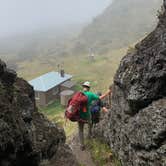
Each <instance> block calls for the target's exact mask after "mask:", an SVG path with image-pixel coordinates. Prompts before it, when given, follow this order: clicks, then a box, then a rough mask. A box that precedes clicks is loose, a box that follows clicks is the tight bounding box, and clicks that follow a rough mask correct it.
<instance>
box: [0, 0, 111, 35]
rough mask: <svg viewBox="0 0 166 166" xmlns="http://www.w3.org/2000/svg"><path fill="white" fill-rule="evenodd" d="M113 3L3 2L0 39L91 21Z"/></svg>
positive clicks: (102, 0)
mask: <svg viewBox="0 0 166 166" xmlns="http://www.w3.org/2000/svg"><path fill="white" fill-rule="evenodd" d="M111 1H112V0H0V36H6V35H11V34H14V33H16V32H26V31H32V30H38V29H40V28H41V29H42V28H45V27H47V26H48V27H50V26H55V25H56V26H61V25H64V24H76V23H84V22H86V21H90V20H91V19H92V18H93V17H95V16H97V15H98V14H99V13H101V12H102V11H103V10H104V8H106V7H107V6H108V5H109V4H110V3H111Z"/></svg>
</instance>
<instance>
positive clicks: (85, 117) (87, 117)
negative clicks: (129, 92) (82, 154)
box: [78, 81, 111, 150]
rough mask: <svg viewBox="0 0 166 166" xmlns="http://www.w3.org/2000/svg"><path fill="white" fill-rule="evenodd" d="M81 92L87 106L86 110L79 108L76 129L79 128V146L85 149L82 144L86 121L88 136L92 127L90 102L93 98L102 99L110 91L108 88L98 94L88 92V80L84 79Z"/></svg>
mask: <svg viewBox="0 0 166 166" xmlns="http://www.w3.org/2000/svg"><path fill="white" fill-rule="evenodd" d="M82 87H83V94H84V95H85V96H86V97H87V106H86V111H85V110H83V109H80V110H79V116H80V121H78V130H79V139H80V144H81V146H80V148H81V150H84V149H85V144H84V125H85V123H88V137H89V138H90V137H91V134H92V133H91V128H92V120H91V110H90V108H91V104H92V102H93V101H95V100H99V99H103V98H105V97H106V96H108V95H109V94H110V93H111V90H108V92H106V93H105V94H103V95H101V96H98V95H96V94H95V93H92V92H90V88H91V86H90V82H88V81H86V82H84V83H83V84H82Z"/></svg>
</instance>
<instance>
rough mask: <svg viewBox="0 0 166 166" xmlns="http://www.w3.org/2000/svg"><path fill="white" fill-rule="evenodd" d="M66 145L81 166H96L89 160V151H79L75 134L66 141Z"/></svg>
mask: <svg viewBox="0 0 166 166" xmlns="http://www.w3.org/2000/svg"><path fill="white" fill-rule="evenodd" d="M68 145H69V146H70V148H71V149H72V152H73V154H74V155H75V156H76V159H77V160H78V162H79V163H80V164H81V166H96V165H95V163H94V162H93V160H92V158H91V154H90V152H89V150H88V149H87V148H86V149H85V150H84V151H82V150H81V149H80V145H79V138H78V135H77V134H76V135H75V136H73V137H72V138H71V139H70V140H69V141H68Z"/></svg>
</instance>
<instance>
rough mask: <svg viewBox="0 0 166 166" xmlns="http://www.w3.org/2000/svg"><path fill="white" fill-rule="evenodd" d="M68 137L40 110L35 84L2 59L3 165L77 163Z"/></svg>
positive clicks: (0, 142)
mask: <svg viewBox="0 0 166 166" xmlns="http://www.w3.org/2000/svg"><path fill="white" fill-rule="evenodd" d="M65 139H66V138H65V134H64V131H63V130H62V129H60V128H58V126H57V125H56V124H54V123H52V122H50V121H48V120H47V119H46V118H45V117H44V116H43V115H42V114H40V113H39V112H38V111H37V108H36V106H35V99H34V91H33V89H32V87H31V86H30V85H29V84H28V83H27V82H26V81H24V80H23V79H21V78H18V77H17V75H16V73H15V72H14V71H12V70H10V69H8V68H7V67H6V65H5V63H4V62H3V61H1V60H0V166H39V165H42V166H45V165H49V166H60V165H63V166H77V165H78V163H77V161H76V159H75V157H74V156H73V155H72V152H71V150H70V148H69V147H68V146H67V145H65ZM43 161H47V162H43ZM44 163H47V164H44Z"/></svg>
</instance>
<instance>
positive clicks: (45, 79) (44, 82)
mask: <svg viewBox="0 0 166 166" xmlns="http://www.w3.org/2000/svg"><path fill="white" fill-rule="evenodd" d="M71 79H72V75H69V74H65V73H64V70H61V71H60V72H55V71H52V72H49V73H46V74H44V75H41V76H39V77H37V78H35V79H33V80H31V81H29V84H30V85H31V86H33V88H34V91H35V100H36V105H37V106H47V105H48V104H49V103H51V102H53V101H55V100H57V99H60V93H61V92H62V91H63V90H73V89H74V86H75V83H73V82H72V81H71Z"/></svg>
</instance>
